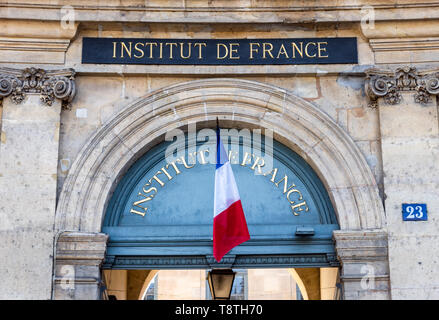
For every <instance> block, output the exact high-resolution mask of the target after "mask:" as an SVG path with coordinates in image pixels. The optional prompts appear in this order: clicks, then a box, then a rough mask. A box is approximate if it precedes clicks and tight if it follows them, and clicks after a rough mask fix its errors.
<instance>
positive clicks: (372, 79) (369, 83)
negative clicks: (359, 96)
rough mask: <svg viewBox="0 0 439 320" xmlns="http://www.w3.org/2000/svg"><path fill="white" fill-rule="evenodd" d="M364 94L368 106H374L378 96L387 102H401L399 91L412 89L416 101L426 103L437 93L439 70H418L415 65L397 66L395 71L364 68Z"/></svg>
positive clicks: (393, 103) (438, 90)
mask: <svg viewBox="0 0 439 320" xmlns="http://www.w3.org/2000/svg"><path fill="white" fill-rule="evenodd" d="M365 89H366V95H367V96H368V98H369V107H372V108H376V107H377V101H378V98H381V97H382V98H384V101H385V102H386V103H387V104H392V105H395V104H398V103H400V102H401V99H402V97H401V91H414V92H415V94H414V100H415V102H416V103H420V104H422V105H427V104H428V103H429V102H430V101H431V97H432V96H436V95H438V94H439V70H435V71H425V72H418V71H417V69H416V68H415V67H408V66H406V67H403V68H397V69H396V70H395V71H388V70H379V69H369V70H366V83H365Z"/></svg>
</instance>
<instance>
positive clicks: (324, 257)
mask: <svg viewBox="0 0 439 320" xmlns="http://www.w3.org/2000/svg"><path fill="white" fill-rule="evenodd" d="M322 265H327V266H331V267H337V266H339V265H340V264H339V263H338V261H337V260H336V256H335V255H333V254H304V255H294V256H291V255H262V256H259V255H258V256H251V255H238V256H236V255H226V256H224V258H223V259H222V260H221V261H220V262H217V261H216V260H215V259H214V257H213V256H211V255H206V256H143V257H137V256H117V257H115V256H107V257H106V260H105V262H104V265H103V268H104V269H112V268H116V269H136V268H137V269H141V268H144V267H145V266H147V267H148V268H156V269H181V268H182V266H183V267H188V266H190V268H199V269H203V268H208V269H215V268H216V269H230V268H247V267H262V268H264V267H265V268H270V267H277V268H280V267H287V268H293V267H303V266H322Z"/></svg>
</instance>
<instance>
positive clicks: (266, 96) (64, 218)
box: [55, 79, 385, 232]
mask: <svg viewBox="0 0 439 320" xmlns="http://www.w3.org/2000/svg"><path fill="white" fill-rule="evenodd" d="M216 117H219V118H220V120H221V121H222V124H223V123H224V124H225V126H226V127H227V126H228V127H238V128H239V127H244V126H246V127H253V128H256V127H259V128H268V129H273V130H274V138H275V139H276V140H278V141H280V142H282V143H283V144H285V145H286V146H288V147H289V148H291V149H292V150H294V151H295V152H297V153H298V154H299V155H301V156H302V157H303V158H304V159H305V160H306V161H307V162H308V163H309V164H310V165H311V166H312V167H313V168H314V170H315V171H316V172H317V174H318V175H319V176H320V179H321V180H322V181H323V183H324V184H325V186H326V188H327V191H328V193H329V196H330V198H331V201H332V202H333V206H334V209H335V211H336V214H337V218H338V221H339V225H340V228H341V230H373V229H381V228H383V227H384V224H385V216H384V210H383V206H382V203H381V199H380V197H379V195H378V188H377V185H376V182H375V178H374V176H373V174H372V172H371V170H370V168H369V167H368V165H367V163H366V161H365V159H364V157H363V155H362V154H361V152H360V150H359V148H358V147H357V146H356V145H355V143H354V141H353V140H352V139H351V138H350V137H349V136H348V134H347V133H346V132H345V131H344V130H343V129H342V128H340V127H339V126H338V125H337V124H336V123H335V122H334V121H333V120H332V119H331V118H330V117H329V116H328V115H326V114H325V113H324V112H323V111H321V110H320V109H318V108H317V107H316V106H314V105H313V104H311V103H310V102H307V101H305V100H303V99H301V98H299V97H297V96H295V95H293V94H291V93H290V92H288V91H287V90H284V89H281V88H277V87H274V86H271V85H267V84H262V83H258V82H254V81H246V80H236V79H206V80H197V81H190V82H186V83H181V84H177V85H173V86H170V87H167V88H163V89H160V90H157V91H154V92H152V93H150V94H148V95H146V96H144V97H142V98H140V99H138V100H137V101H135V102H134V103H132V104H130V105H129V106H128V107H126V108H125V109H123V110H122V111H121V112H119V113H118V114H117V115H115V116H114V117H113V118H112V119H111V120H110V121H109V122H108V123H107V124H106V125H104V126H103V128H101V129H100V130H99V131H98V132H96V133H95V134H94V135H93V136H92V138H91V139H90V140H89V142H88V143H87V144H86V145H85V146H84V147H83V148H82V150H81V152H80V153H79V155H78V157H77V158H76V160H75V162H74V163H73V165H72V167H71V169H70V171H69V174H68V177H67V179H66V181H65V183H64V185H63V188H62V191H61V194H60V198H59V202H58V206H57V212H56V222H55V225H56V230H57V231H66V230H68V231H83V232H99V231H100V229H101V224H102V220H103V216H104V214H105V208H106V204H107V201H108V199H109V197H110V196H111V193H112V191H113V190H114V187H115V185H116V184H117V182H118V181H119V180H120V178H121V176H123V174H124V172H125V171H126V170H127V169H128V168H129V166H130V165H131V164H132V163H133V162H134V161H135V160H136V159H138V158H139V157H140V156H141V155H142V154H144V153H145V152H146V151H147V150H148V149H150V148H151V147H152V146H154V145H155V144H157V143H158V142H160V141H161V140H163V139H164V134H165V133H166V132H167V131H168V130H172V129H175V128H178V127H181V126H184V125H186V124H188V123H194V122H197V123H200V122H206V123H209V122H210V124H211V125H213V124H214V121H215V119H216Z"/></svg>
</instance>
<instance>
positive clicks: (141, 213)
mask: <svg viewBox="0 0 439 320" xmlns="http://www.w3.org/2000/svg"><path fill="white" fill-rule="evenodd" d="M146 210H148V209H147V208H145V212H140V211H137V210H134V209H131V210H130V213H135V214H138V215H140V216H142V217H144V216H145V213H146Z"/></svg>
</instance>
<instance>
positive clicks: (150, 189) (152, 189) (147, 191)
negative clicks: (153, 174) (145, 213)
mask: <svg viewBox="0 0 439 320" xmlns="http://www.w3.org/2000/svg"><path fill="white" fill-rule="evenodd" d="M149 185H150V183H147V184H145V185H144V186H143V188H142V191H143V192H145V194H148V193H150V192H152V191H154V194H156V193H157V188H156V187H151V188H149V189H147V190H145V186H149ZM154 194H152V195H151V196H150V197H151V198H154Z"/></svg>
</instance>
